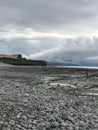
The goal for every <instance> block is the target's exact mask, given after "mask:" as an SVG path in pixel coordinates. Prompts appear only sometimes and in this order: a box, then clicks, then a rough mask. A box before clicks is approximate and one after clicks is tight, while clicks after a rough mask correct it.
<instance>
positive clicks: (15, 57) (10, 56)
mask: <svg viewBox="0 0 98 130" xmlns="http://www.w3.org/2000/svg"><path fill="white" fill-rule="evenodd" d="M0 58H10V59H22V55H21V54H13V55H4V54H0Z"/></svg>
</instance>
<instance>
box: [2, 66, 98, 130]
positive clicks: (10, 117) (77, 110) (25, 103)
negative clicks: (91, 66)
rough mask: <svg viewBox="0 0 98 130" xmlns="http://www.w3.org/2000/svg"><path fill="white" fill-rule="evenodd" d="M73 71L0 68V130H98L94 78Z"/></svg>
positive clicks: (81, 71) (95, 79) (97, 109)
mask: <svg viewBox="0 0 98 130" xmlns="http://www.w3.org/2000/svg"><path fill="white" fill-rule="evenodd" d="M62 69H63V70H62ZM72 70H73V69H71V71H70V69H66V68H65V69H64V68H60V69H59V68H58V69H57V68H56V70H55V68H49V67H46V68H44V67H42V68H41V67H38V68H37V67H35V68H34V67H13V66H8V67H1V68H0V130H98V97H97V96H94V95H93V92H94V90H93V89H92V88H93V84H94V83H96V84H97V83H98V82H97V78H96V77H97V74H96V75H95V76H91V75H92V74H95V72H92V71H90V70H89V74H90V77H89V78H86V77H85V73H84V72H85V71H84V70H78V71H77V70H73V71H72ZM96 73H97V70H96ZM72 74H74V75H76V76H72ZM77 75H79V76H78V77H77ZM46 79H47V82H46ZM53 83H54V84H55V85H56V84H57V83H58V84H59V85H58V84H57V86H55V88H54V86H51V84H53ZM60 84H65V85H63V86H60ZM67 84H68V86H67V87H66V85H67ZM69 84H70V85H71V86H76V87H74V88H72V89H67V88H68V87H70V85H69ZM85 86H87V87H86V88H85ZM91 86H92V87H91ZM90 88H91V89H90ZM94 89H95V87H94ZM96 89H98V88H97V85H96ZM91 90H92V91H91ZM88 91H90V92H92V95H88V94H87V95H86V93H88Z"/></svg>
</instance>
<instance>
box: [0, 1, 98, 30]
mask: <svg viewBox="0 0 98 130" xmlns="http://www.w3.org/2000/svg"><path fill="white" fill-rule="evenodd" d="M97 4H98V1H97V0H94V1H92V0H89V1H87V0H75V1H74V0H62V1H60V0H40V1H39V0H36V1H35V0H28V1H27V0H20V1H16V0H8V1H3V0H0V23H1V24H5V25H6V24H12V25H16V26H22V27H28V26H29V27H32V28H34V29H39V30H40V29H41V30H43V31H44V30H49V29H53V28H55V29H57V28H58V29H60V28H61V27H62V28H64V27H65V28H67V26H68V25H72V26H73V23H74V24H78V23H81V21H85V20H87V19H88V18H93V17H94V16H96V13H95V12H96V11H97V8H96V5H97Z"/></svg>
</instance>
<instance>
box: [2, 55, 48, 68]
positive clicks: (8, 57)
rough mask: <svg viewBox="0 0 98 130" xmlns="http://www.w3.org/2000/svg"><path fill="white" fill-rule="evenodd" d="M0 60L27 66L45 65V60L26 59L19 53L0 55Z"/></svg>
mask: <svg viewBox="0 0 98 130" xmlns="http://www.w3.org/2000/svg"><path fill="white" fill-rule="evenodd" d="M0 62H3V63H6V64H11V65H27V66H46V65H47V63H46V61H41V60H28V59H26V58H23V57H22V55H21V54H14V55H0Z"/></svg>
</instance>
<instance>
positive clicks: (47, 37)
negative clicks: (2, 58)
mask: <svg viewBox="0 0 98 130" xmlns="http://www.w3.org/2000/svg"><path fill="white" fill-rule="evenodd" d="M97 35H98V0H0V53H1V54H2V53H4V54H12V53H21V54H23V55H24V56H25V57H27V58H31V59H42V60H48V61H56V62H73V63H74V62H78V61H80V60H87V61H93V62H96V60H98V49H97V48H98V37H97Z"/></svg>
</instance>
